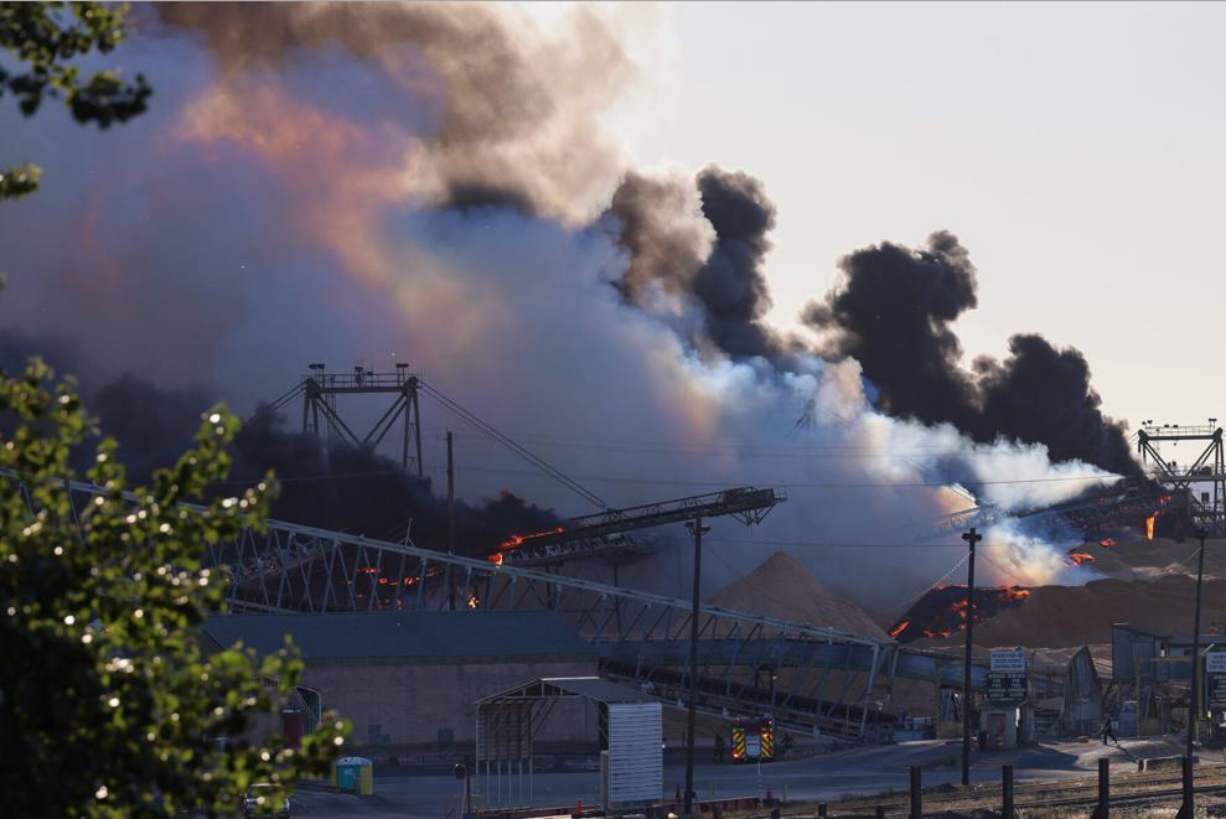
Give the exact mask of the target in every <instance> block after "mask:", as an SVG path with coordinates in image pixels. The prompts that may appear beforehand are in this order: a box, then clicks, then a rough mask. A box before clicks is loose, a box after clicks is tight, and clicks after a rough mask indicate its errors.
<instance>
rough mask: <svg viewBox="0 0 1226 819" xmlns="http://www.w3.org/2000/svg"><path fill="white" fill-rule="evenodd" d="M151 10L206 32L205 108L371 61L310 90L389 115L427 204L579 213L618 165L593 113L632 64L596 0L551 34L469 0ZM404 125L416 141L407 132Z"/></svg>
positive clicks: (410, 185)
mask: <svg viewBox="0 0 1226 819" xmlns="http://www.w3.org/2000/svg"><path fill="white" fill-rule="evenodd" d="M157 11H158V16H159V17H160V19H161V20H162V21H163V22H164V23H166V24H168V25H170V26H173V27H175V28H178V29H186V30H188V31H192V32H198V33H199V34H200V35H202V37H203V40H204V42H205V44H206V45H207V48H208V50H209V52H210V53H211V54H212V55H213V56H214V57H215V58H216V60H217V63H218V65H219V67H220V69H221V72H222V76H221V77H220V79H219V82H217V83H216V84H215V85H214V86H213V87H212V88H211V89H210V90H209V92H208V99H207V101H206V102H205V103H204V105H205V106H206V107H207V106H213V107H218V106H221V107H225V108H227V109H230V108H234V109H243V110H246V111H250V110H251V109H252V108H253V107H255V106H257V105H259V103H260V102H261V101H262V100H264V99H266V98H267V95H268V93H269V92H270V91H272V92H274V93H276V94H283V93H286V92H289V93H293V92H294V91H296V90H299V88H298V87H296V86H298V83H300V82H310V81H312V80H319V79H321V77H320V75H321V74H322V73H324V72H328V71H336V72H346V71H350V70H352V64H353V63H357V64H358V65H362V64H368V65H369V66H370V67H372V68H374V69H375V70H376V71H375V74H374V76H373V77H371V76H370V75H369V74H368V75H367V76H366V77H365V78H363V79H364V82H363V83H362V84H363V85H364V86H365V87H362V88H355V87H354V85H353V84H350V85H348V86H346V89H345V91H346V93H345V94H344V97H343V98H342V97H341V96H340V95H336V96H334V97H332V98H328V96H327V95H328V91H327V90H325V91H324V92H323V93H322V94H320V93H316V94H313V96H314V101H315V102H323V103H324V104H325V105H327V106H329V107H335V108H337V109H339V110H340V111H341V112H344V113H350V114H357V115H358V116H361V117H363V118H368V119H374V120H375V121H376V122H377V123H378V124H379V125H381V126H386V128H385V131H386V132H387V133H386V136H388V137H389V138H390V142H391V144H390V145H389V146H388V147H389V148H391V149H400V150H411V151H412V153H413V156H412V158H411V160H410V161H409V162H408V163H407V167H406V168H404V169H403V170H404V172H407V174H408V175H409V178H407V179H405V180H404V188H405V189H406V190H408V191H411V192H412V195H413V197H414V198H418V199H423V200H424V201H426V202H428V203H429V204H431V205H433V206H439V207H448V206H455V207H459V208H465V209H467V208H473V207H483V206H494V207H504V206H510V207H515V208H517V209H519V210H520V211H522V212H525V213H540V214H543V215H547V216H554V217H568V218H586V217H587V216H588V215H590V213H589V212H588V209H590V208H591V207H592V206H593V204H594V202H595V200H596V198H597V197H599V196H600V195H602V189H604V188H606V187H607V185H608V184H609V182H610V181H611V180H613V179H615V178H616V176H617V174H618V173H619V172H620V168H621V165H620V162H619V158H618V151H617V147H616V144H615V142H614V141H613V140H612V139H610V138H609V136H608V135H607V134H606V133H605V132H604V130H603V129H602V128H601V127H600V125H599V119H600V115H601V114H602V113H603V112H604V111H605V110H606V109H608V108H609V107H610V106H611V105H612V103H613V102H614V100H615V99H616V98H617V96H618V95H619V94H621V93H622V92H623V90H624V89H625V88H626V87H627V86H628V85H629V84H630V83H632V82H633V80H634V77H633V66H632V65H631V63H630V60H629V59H628V56H627V54H626V50H625V47H624V46H623V43H622V41H621V40H619V38H618V37H617V36H616V33H615V31H614V30H613V29H612V27H611V26H610V24H609V23H608V21H607V20H605V19H602V18H601V17H600V16H598V14H597V12H596V11H594V10H592V9H587V8H579V9H577V10H576V11H575V12H574V14H573V19H572V21H571V23H570V28H569V29H568V32H567V35H568V36H566V37H564V38H558V39H556V40H542V39H541V38H540V37H539V36H533V33H534V32H533V31H532V29H533V24H532V22H531V21H530V20H520V19H518V18H515V17H513V16H512V12H513V10H509V9H495V8H493V7H490V6H486V5H482V4H475V3H362V4H356V5H355V4H352V3H343V2H340V3H291V4H286V3H199V4H197V3H166V4H162V5H159V6H158V7H157ZM321 55H322V56H323V58H324V59H323V60H320V56H321ZM321 63H322V64H321ZM372 79H373V80H374V82H371V80H372ZM355 90H356V91H357V95H356V99H355V98H354V96H353V95H352V92H353V91H355ZM360 109H365V110H360ZM406 124H408V125H409V126H410V128H411V129H412V131H413V139H412V140H411V143H409V144H401V139H403V138H404V137H405V136H406V134H405V128H404V126H405V125H406Z"/></svg>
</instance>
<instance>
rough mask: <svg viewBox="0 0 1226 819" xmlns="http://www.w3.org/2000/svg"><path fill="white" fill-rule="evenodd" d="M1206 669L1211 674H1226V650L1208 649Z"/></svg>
mask: <svg viewBox="0 0 1226 819" xmlns="http://www.w3.org/2000/svg"><path fill="white" fill-rule="evenodd" d="M1205 671H1206V672H1207V673H1209V674H1226V651H1206V652H1205Z"/></svg>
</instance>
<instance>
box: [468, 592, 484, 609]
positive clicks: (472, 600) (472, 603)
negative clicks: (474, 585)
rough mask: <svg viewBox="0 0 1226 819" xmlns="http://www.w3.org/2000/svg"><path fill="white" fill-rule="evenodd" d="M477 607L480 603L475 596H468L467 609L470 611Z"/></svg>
mask: <svg viewBox="0 0 1226 819" xmlns="http://www.w3.org/2000/svg"><path fill="white" fill-rule="evenodd" d="M479 605H481V601H480V600H478V599H477V595H475V594H470V595H468V607H469V608H470V609H475V608H476V607H477V606H479Z"/></svg>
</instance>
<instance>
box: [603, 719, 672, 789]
mask: <svg viewBox="0 0 1226 819" xmlns="http://www.w3.org/2000/svg"><path fill="white" fill-rule="evenodd" d="M663 737H664V715H663V711H662V710H661V706H660V703H658V702H641V703H640V702H635V703H610V704H609V763H608V771H609V775H608V783H609V784H608V788H609V801H610V802H616V803H622V802H655V801H658V800H659V799H660V795H661V794H662V793H663V792H664V750H663V748H662V745H663V742H662V740H663Z"/></svg>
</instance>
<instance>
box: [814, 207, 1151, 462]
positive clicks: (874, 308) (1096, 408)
mask: <svg viewBox="0 0 1226 819" xmlns="http://www.w3.org/2000/svg"><path fill="white" fill-rule="evenodd" d="M840 268H841V269H842V271H843V276H844V279H843V281H842V282H841V283H840V284H839V285H837V286H836V287H834V288H833V289H832V290H831V291H830V292H829V293H828V294H827V296H826V299H825V301H823V302H820V303H812V304H810V305H809V306H808V307H807V308H806V310H805V313H804V316H803V318H804V321H805V322H806V323H807V324H809V325H810V326H811V327H813V328H814V329H815V330H818V331H819V332H821V333H822V334H823V335H824V336H825V337H826V339H827V349H826V350H825V351H824V354H825V355H827V356H828V357H833V358H842V357H851V358H854V359H856V361H858V362H859V363H860V365H861V367H862V368H863V372H864V376H865V377H866V378H867V379H868V380H869V381H871V382H872V384H873V385H874V386H875V387H876V388H877V390H878V393H877V406H878V407H879V408H880V409H882V410H883V411H885V412H887V413H889V414H891V415H894V416H896V417H902V418H915V419H918V420H919V421H922V422H924V423H926V424H935V423H942V422H947V423H951V424H953V425H954V426H956V427H957V428H958V429H959V430H962V431H963V432H965V433H966V434H967V435H969V436H970V437H971V438H973V439H974V440H976V441H981V442H985V443H988V442H991V441H994V440H996V439H997V438H1001V437H1003V438H1006V439H1010V440H1016V441H1022V442H1026V443H1035V444H1043V445H1045V446H1047V447H1048V449H1049V450H1050V452H1051V455H1052V458H1053V459H1054V460H1056V461H1066V460H1074V459H1076V460H1082V461H1086V462H1088V463H1092V464H1094V465H1096V466H1099V467H1102V468H1104V469H1108V470H1111V471H1112V472H1116V473H1121V474H1126V475H1130V474H1136V473H1137V472H1138V469H1139V468H1138V466H1137V464H1136V462H1135V461H1134V460H1133V458H1132V456H1131V453H1130V450H1129V447H1128V443H1127V440H1126V437H1125V427H1124V426H1123V425H1122V424H1120V423H1117V422H1115V421H1113V420H1111V419H1110V418H1106V417H1105V416H1104V415H1103V414H1102V412H1101V410H1100V406H1101V403H1102V400H1101V398H1100V397H1099V395H1098V393H1097V392H1095V391H1094V389H1093V388H1092V387H1091V386H1090V368H1089V365H1088V364H1087V363H1086V360H1085V358H1084V356H1082V355H1081V353H1080V352H1078V351H1077V350H1074V349H1066V350H1057V349H1055V348H1054V347H1052V345H1051V344H1049V343H1048V342H1047V341H1046V340H1045V339H1043V338H1042V337H1041V336H1038V335H1017V336H1014V337H1013V338H1011V339H1010V341H1009V350H1010V355H1009V357H1008V358H1006V359H1005V360H1004V361H995V360H993V359H991V358H988V357H981V358H979V359H976V360H975V362H974V364H973V370H974V372H973V374H972V373H971V372H968V371H966V370H964V369H963V368H962V367H961V366H960V363H959V362H960V359H961V356H962V347H961V345H960V343H959V342H958V337H957V336H956V335H955V334H954V332H953V330H952V328H951V327H950V324H951V323H952V322H953V321H954V320H955V319H957V318H958V316H959V315H961V314H962V313H963V312H964V311H965V310H968V309H971V308H973V307H975V306H976V304H977V301H976V295H975V288H976V280H975V268H974V266H973V265H972V264H971V263H970V259H969V255H968V253H967V251H966V249H965V248H964V247H962V245H961V244H960V243H959V242H958V239H957V237H955V236H954V235H953V234H951V233H948V232H944V231H942V232H938V233H934V234H933V235H932V236H931V237H930V238H929V239H928V243H927V245H926V247H925V248H923V249H920V250H916V251H913V250H910V249H908V248H905V247H902V246H900V245H895V244H891V243H888V242H885V243H882V244H880V245H876V246H873V247H868V248H865V249H863V250H858V251H856V252H855V253H852V254H851V255H849V256H847V257H846V258H844V259H843V260H842V261H841V262H840Z"/></svg>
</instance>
